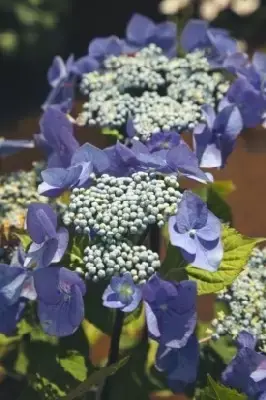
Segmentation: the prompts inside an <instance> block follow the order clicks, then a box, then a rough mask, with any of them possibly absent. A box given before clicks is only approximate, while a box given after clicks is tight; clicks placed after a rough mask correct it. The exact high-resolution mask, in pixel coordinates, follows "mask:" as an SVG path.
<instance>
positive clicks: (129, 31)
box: [126, 13, 155, 45]
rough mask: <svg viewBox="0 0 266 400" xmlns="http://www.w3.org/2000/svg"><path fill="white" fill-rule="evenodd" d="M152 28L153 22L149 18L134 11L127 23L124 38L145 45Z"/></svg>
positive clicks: (152, 30)
mask: <svg viewBox="0 0 266 400" xmlns="http://www.w3.org/2000/svg"><path fill="white" fill-rule="evenodd" d="M154 29H155V24H154V22H153V21H152V20H151V19H150V18H148V17H145V16H144V15H141V14H137V13H136V14H134V15H133V16H132V17H131V19H130V21H129V22H128V24H127V28H126V38H127V40H128V41H129V42H131V43H133V44H137V45H145V44H146V41H147V40H148V39H149V38H150V36H151V35H152V34H153V32H154Z"/></svg>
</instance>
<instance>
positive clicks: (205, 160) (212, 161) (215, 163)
mask: <svg viewBox="0 0 266 400" xmlns="http://www.w3.org/2000/svg"><path fill="white" fill-rule="evenodd" d="M222 165H223V159H222V153H221V150H220V149H218V148H217V146H216V144H215V143H212V144H208V145H207V146H206V147H205V149H204V151H203V153H202V154H201V158H200V166H201V168H219V167H222Z"/></svg>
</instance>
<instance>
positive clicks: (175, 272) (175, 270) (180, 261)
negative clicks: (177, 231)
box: [160, 242, 187, 281]
mask: <svg viewBox="0 0 266 400" xmlns="http://www.w3.org/2000/svg"><path fill="white" fill-rule="evenodd" d="M186 265H187V262H186V261H185V260H184V258H183V257H182V255H181V252H180V250H179V249H178V248H177V247H175V246H173V245H172V244H171V243H170V242H168V246H167V252H166V256H165V259H164V260H163V262H162V265H161V268H160V275H161V277H162V278H166V279H174V280H176V281H179V280H182V279H180V277H182V276H183V275H184V274H183V273H182V272H184V271H185V270H184V267H185V266H186Z"/></svg>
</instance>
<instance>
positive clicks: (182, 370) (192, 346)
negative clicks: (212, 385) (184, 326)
mask: <svg viewBox="0 0 266 400" xmlns="http://www.w3.org/2000/svg"><path fill="white" fill-rule="evenodd" d="M198 363H199V344H198V340H197V338H196V336H195V335H192V336H191V337H190V339H189V340H188V342H187V344H186V346H185V347H183V348H181V349H170V348H167V347H165V346H163V345H160V346H159V349H158V351H157V354H156V368H157V369H159V370H160V371H164V372H165V373H166V375H167V378H168V380H169V381H181V382H184V383H185V384H188V383H193V382H195V380H196V378H197V371H198Z"/></svg>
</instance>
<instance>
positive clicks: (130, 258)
mask: <svg viewBox="0 0 266 400" xmlns="http://www.w3.org/2000/svg"><path fill="white" fill-rule="evenodd" d="M84 264H85V278H86V279H91V280H92V281H93V282H97V281H98V280H100V279H105V278H110V277H112V276H113V275H123V274H124V273H126V272H130V274H131V275H132V278H133V280H134V282H135V283H145V282H146V280H147V279H148V278H149V277H150V276H151V275H153V274H154V273H155V272H156V270H157V269H158V268H159V267H160V265H161V264H160V260H159V255H158V254H157V253H153V252H152V251H151V250H148V249H147V248H146V247H145V246H144V245H141V246H136V245H134V244H133V243H131V242H130V241H116V240H112V241H111V242H110V243H106V242H102V241H100V242H98V243H95V244H94V245H92V246H89V247H87V248H86V249H85V256H84ZM77 272H78V273H81V274H82V275H83V274H84V271H83V270H81V268H78V269H77Z"/></svg>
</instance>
